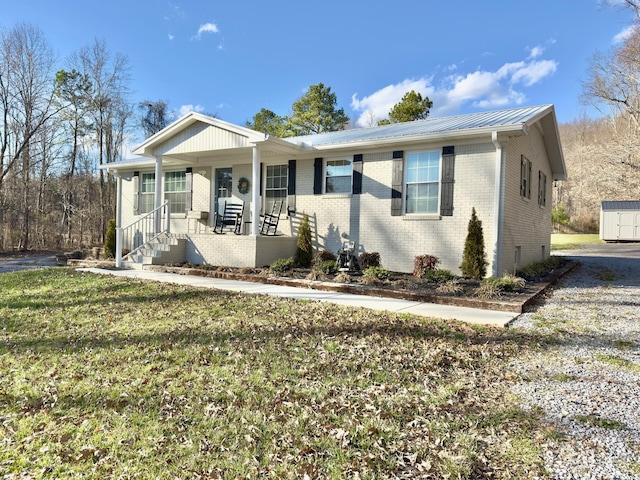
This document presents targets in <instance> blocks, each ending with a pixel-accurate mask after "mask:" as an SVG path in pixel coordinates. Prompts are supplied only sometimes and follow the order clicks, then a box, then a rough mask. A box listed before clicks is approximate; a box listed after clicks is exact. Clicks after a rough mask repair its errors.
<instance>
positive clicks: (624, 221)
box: [618, 212, 636, 240]
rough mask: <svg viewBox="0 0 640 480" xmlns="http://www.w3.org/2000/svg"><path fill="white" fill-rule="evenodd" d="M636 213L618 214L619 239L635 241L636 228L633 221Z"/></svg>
mask: <svg viewBox="0 0 640 480" xmlns="http://www.w3.org/2000/svg"><path fill="white" fill-rule="evenodd" d="M635 215H636V212H620V213H618V239H619V240H633V235H634V230H635V229H634V226H633V220H634V217H635Z"/></svg>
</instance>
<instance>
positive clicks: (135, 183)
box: [131, 172, 140, 215]
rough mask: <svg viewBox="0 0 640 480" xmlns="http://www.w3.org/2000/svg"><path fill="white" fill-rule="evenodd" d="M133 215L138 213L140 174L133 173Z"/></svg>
mask: <svg viewBox="0 0 640 480" xmlns="http://www.w3.org/2000/svg"><path fill="white" fill-rule="evenodd" d="M131 181H132V182H133V214H134V215H138V212H139V211H140V172H133V178H132V179H131Z"/></svg>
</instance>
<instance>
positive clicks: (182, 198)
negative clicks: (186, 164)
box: [164, 171, 187, 213]
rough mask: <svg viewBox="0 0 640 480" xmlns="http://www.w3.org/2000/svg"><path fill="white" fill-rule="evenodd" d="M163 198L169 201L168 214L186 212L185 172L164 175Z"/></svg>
mask: <svg viewBox="0 0 640 480" xmlns="http://www.w3.org/2000/svg"><path fill="white" fill-rule="evenodd" d="M164 198H165V200H168V201H169V212H171V213H186V212H187V172H185V171H182V172H167V173H165V174H164Z"/></svg>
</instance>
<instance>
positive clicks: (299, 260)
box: [293, 213, 313, 268]
mask: <svg viewBox="0 0 640 480" xmlns="http://www.w3.org/2000/svg"><path fill="white" fill-rule="evenodd" d="M311 260H313V245H312V243H311V225H309V215H307V214H306V213H305V214H304V217H302V222H300V228H299V229H298V242H297V244H296V255H295V257H294V259H293V262H294V264H295V265H296V266H298V267H303V268H307V267H310V266H311Z"/></svg>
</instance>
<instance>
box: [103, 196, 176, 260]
mask: <svg viewBox="0 0 640 480" xmlns="http://www.w3.org/2000/svg"><path fill="white" fill-rule="evenodd" d="M162 219H164V225H162V226H161V220H162ZM167 233H170V218H169V201H168V200H167V201H165V202H164V203H163V204H162V205H160V206H159V207H156V208H154V209H153V210H151V211H150V212H149V213H146V214H144V215H143V216H142V217H140V218H139V219H137V220H136V221H135V222H133V223H131V224H129V225H127V226H126V227H121V228H116V268H121V267H122V261H123V260H124V259H126V258H128V257H130V256H131V255H134V254H136V253H138V252H139V251H140V250H141V249H143V248H145V247H147V246H149V244H150V243H151V242H152V241H153V240H155V239H156V238H158V237H159V236H160V235H163V234H167ZM123 250H129V252H128V253H127V254H126V255H122V251H123Z"/></svg>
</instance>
